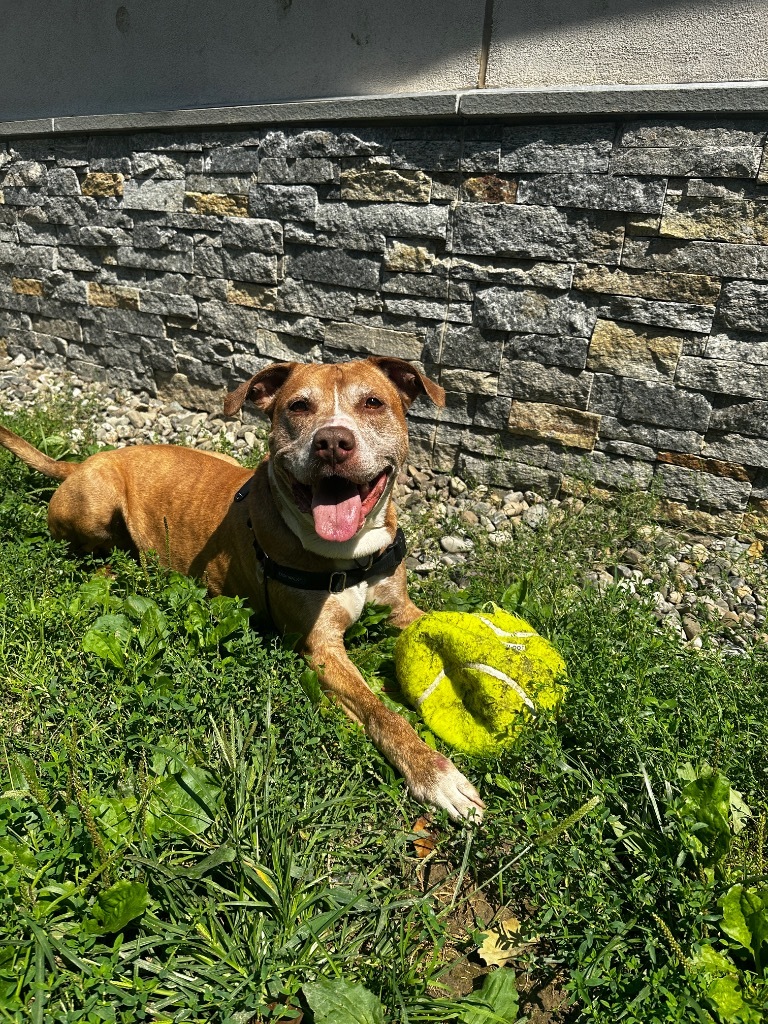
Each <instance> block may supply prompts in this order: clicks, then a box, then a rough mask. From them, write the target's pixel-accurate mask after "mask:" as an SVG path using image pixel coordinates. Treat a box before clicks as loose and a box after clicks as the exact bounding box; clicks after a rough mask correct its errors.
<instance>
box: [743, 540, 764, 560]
mask: <svg viewBox="0 0 768 1024" xmlns="http://www.w3.org/2000/svg"><path fill="white" fill-rule="evenodd" d="M764 550H765V545H764V544H763V542H762V541H761V540H755V541H753V542H752V543H751V544H750V545H749V547H748V548H747V554H748V555H749V557H750V558H759V557H760V556H761V555H762V553H763V551H764Z"/></svg>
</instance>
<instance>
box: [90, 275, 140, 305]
mask: <svg viewBox="0 0 768 1024" xmlns="http://www.w3.org/2000/svg"><path fill="white" fill-rule="evenodd" d="M88 304H89V305H91V306H105V307H107V308H108V309H135V310H137V309H138V308H139V289H138V288H126V287H124V286H122V285H113V284H106V285H102V284H99V283H98V282H96V281H91V282H90V283H89V284H88Z"/></svg>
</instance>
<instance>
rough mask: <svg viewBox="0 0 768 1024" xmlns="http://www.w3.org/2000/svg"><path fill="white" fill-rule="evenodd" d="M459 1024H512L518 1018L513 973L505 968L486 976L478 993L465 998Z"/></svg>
mask: <svg viewBox="0 0 768 1024" xmlns="http://www.w3.org/2000/svg"><path fill="white" fill-rule="evenodd" d="M462 1003H463V1004H464V1005H463V1006H462V1009H461V1011H460V1012H459V1014H458V1016H457V1017H456V1020H457V1021H458V1022H459V1024H514V1022H515V1021H516V1020H517V1018H518V1016H519V1000H518V995H517V985H516V984H515V972H514V971H513V970H511V969H509V968H506V967H500V968H499V969H498V970H497V971H492V972H491V973H490V974H487V975H486V977H485V981H484V982H483V987H482V988H481V989H480V991H479V992H475V993H473V994H472V995H471V996H466V997H465V998H464V999H463V1000H462Z"/></svg>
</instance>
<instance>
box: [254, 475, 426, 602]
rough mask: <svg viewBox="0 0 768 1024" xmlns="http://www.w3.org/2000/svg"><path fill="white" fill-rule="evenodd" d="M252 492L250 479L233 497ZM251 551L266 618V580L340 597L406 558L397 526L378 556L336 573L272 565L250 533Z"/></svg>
mask: <svg viewBox="0 0 768 1024" xmlns="http://www.w3.org/2000/svg"><path fill="white" fill-rule="evenodd" d="M250 489H251V480H248V481H247V483H245V484H244V485H243V486H242V487H241V488H240V490H239V491H238V492H237V494H236V495H235V499H234V500H235V501H236V502H240V501H243V499H244V498H246V497H247V496H248V492H249V491H250ZM248 529H249V530H250V531H251V533H252V534H253V524H252V523H251V520H250V519H249V520H248ZM253 550H254V551H255V552H256V559H257V561H258V563H259V565H260V566H261V568H262V570H263V573H264V605H265V610H266V612H267V615H268V616H269V617H270V619H271V618H272V612H271V609H270V603H269V591H268V590H267V580H268V579H270V580H275V582H277V583H282V585H283V586H284V587H294V588H295V589H297V590H324V591H325V592H326V593H328V594H341V593H343V592H344V591H345V590H348V589H349V587H356V586H357V585H358V584H359V583H365V581H366V580H369V579H371V578H372V577H373V576H382V575H384V574H385V573H388V572H391V571H392V570H393V569H396V568H397V566H398V565H400V563H401V562H402V560H403V559H404V558H405V555H406V550H407V549H406V544H405V534H404V533H403V531H402V530H401V529H400V528H399V527H398V529H397V532H396V533H395V539H394V540H393V541H392V543H391V544H390V545H389V547H386V548H384V550H383V551H381V552H379V554H378V555H371V557H370V558H369V559H368V561H367V562H366V564H365V565H361V566H356V567H355V568H353V569H343V570H337V571H336V572H306V571H305V570H304V569H291V568H289V567H288V566H286V565H278V564H277V562H273V561H272V559H271V558H270V557H269V555H268V554H267V553H266V551H264V549H263V548H262V546H261V545H260V544H259V542H258V541H257V540H256V535H255V534H253Z"/></svg>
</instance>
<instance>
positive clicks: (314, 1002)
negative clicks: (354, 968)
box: [304, 978, 384, 1024]
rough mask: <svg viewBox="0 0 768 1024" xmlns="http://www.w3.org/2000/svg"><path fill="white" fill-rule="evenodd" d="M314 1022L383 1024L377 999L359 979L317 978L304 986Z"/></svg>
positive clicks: (379, 1003) (381, 1011)
mask: <svg viewBox="0 0 768 1024" xmlns="http://www.w3.org/2000/svg"><path fill="white" fill-rule="evenodd" d="M304 996H305V998H306V1000H307V1002H308V1003H309V1005H310V1007H311V1008H312V1012H313V1013H314V1015H315V1024H384V1008H383V1007H382V1005H381V1002H380V1000H379V999H378V998H377V997H376V996H375V995H374V994H373V992H369V991H368V989H367V988H365V986H364V985H361V984H359V983H358V982H352V981H345V980H344V978H319V979H318V980H317V981H310V982H307V984H306V985H305V986H304Z"/></svg>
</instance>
